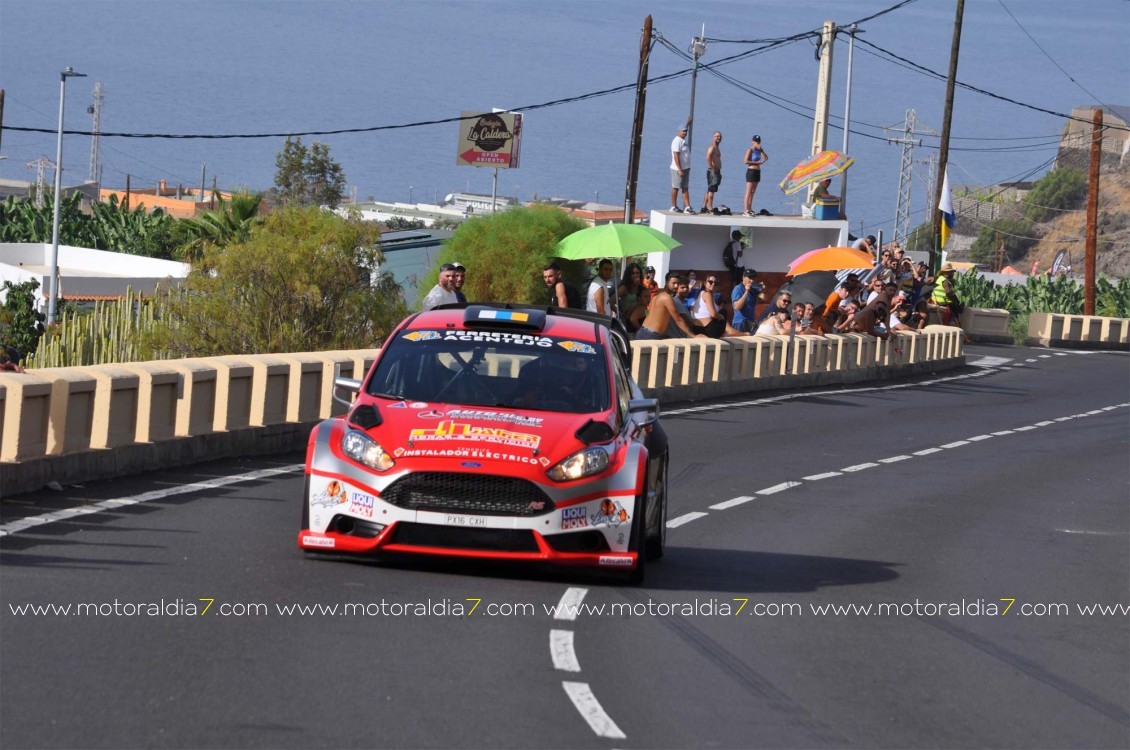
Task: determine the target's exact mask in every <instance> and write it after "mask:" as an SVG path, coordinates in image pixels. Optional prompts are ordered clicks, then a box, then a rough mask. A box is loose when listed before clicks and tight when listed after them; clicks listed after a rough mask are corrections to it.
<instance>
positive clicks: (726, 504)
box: [667, 495, 753, 528]
mask: <svg viewBox="0 0 1130 750" xmlns="http://www.w3.org/2000/svg"><path fill="white" fill-rule="evenodd" d="M752 499H753V498H752V497H750V496H749V495H741V496H740V497H734V498H731V499H729V500H723V501H722V502H720V503H715V504H714V505H711V506H710V509H711V510H726V509H727V508H736V507H737V506H739V505H743V504H745V503H748V502H749V501H750V500H752ZM667 526H668V528H669V527H670V526H671V524H667Z"/></svg>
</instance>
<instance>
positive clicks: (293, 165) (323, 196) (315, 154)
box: [275, 138, 345, 208]
mask: <svg viewBox="0 0 1130 750" xmlns="http://www.w3.org/2000/svg"><path fill="white" fill-rule="evenodd" d="M275 166H276V167H277V171H276V172H275V187H276V188H277V189H278V195H279V199H280V200H281V202H282V203H284V204H297V205H301V206H307V205H311V204H312V205H315V206H329V207H330V208H337V206H338V204H339V203H341V199H342V197H343V196H344V195H345V172H344V171H343V170H342V168H341V165H340V164H338V163H337V162H336V161H334V160H333V157H331V156H330V147H329V146H328V145H327V144H325V143H321V142H319V141H314V142H313V143H312V144H311V145H310V148H307V147H306V145H305V144H303V143H302V139H301V138H295V139H293V140H292V139H290V138H287V139H286V143H285V144H283V148H282V151H279V153H278V155H277V156H276V157H275Z"/></svg>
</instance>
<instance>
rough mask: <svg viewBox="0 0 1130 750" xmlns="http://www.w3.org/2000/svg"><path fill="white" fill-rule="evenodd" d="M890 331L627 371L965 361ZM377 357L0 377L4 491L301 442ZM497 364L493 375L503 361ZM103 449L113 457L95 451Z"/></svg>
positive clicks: (726, 382) (784, 369)
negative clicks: (336, 395)
mask: <svg viewBox="0 0 1130 750" xmlns="http://www.w3.org/2000/svg"><path fill="white" fill-rule="evenodd" d="M1120 330H1121V329H1120ZM896 338H897V341H895V342H893V343H886V342H877V341H876V339H873V338H871V337H869V336H863V335H859V334H849V335H833V336H827V337H806V336H798V337H793V338H792V339H791V340H790V337H788V336H748V337H740V338H733V339H720V340H713V339H679V340H665V341H647V342H633V343H632V351H633V360H632V365H631V372H632V376H633V378H635V380H636V382H637V383H638V384H639V386H640V388H641V389H642V390H643V391H644V393H645V394H647V395H650V396H655V397H658V398H660V399H661V400H662V401H666V402H671V401H693V400H698V399H705V398H716V397H724V396H729V395H738V394H742V393H748V392H752V391H758V390H766V389H772V388H781V387H802V386H805V385H819V384H826V383H834V382H854V381H858V380H861V379H864V378H869V377H892V376H895V375H897V374H902V373H912V372H915V371H917V370H924V369H927V368H928V369H930V370H936V369H943V368H945V367H952V366H958V365H960V364H961V363H962V362H963V361H964V357H963V356H962V354H961V342H962V336H961V332H960V330H958V329H955V328H942V327H932V328H930V329H928V330H927V332H926V333H924V334H922V335H920V336H917V335H905V336H898V337H896ZM896 349H897V351H896ZM376 355H377V350H373V349H362V350H356V351H340V352H307V353H297V354H278V355H254V356H252V355H241V356H228V357H206V358H198V359H183V360H169V361H158V362H140V363H132V364H129V365H101V366H96V367H80V368H60V369H43V370H32V371H30V372H28V373H25V374H19V375H17V374H9V373H3V374H0V427H2V429H0V462H3V463H2V464H0V493H11V492H15V491H24V490H28V489H35V488H37V487H38V486H42V485H43V484H45V483H46V481H49V480H50V479H56V480H58V481H83V480H86V479H90V478H98V477H103V476H112V475H113V472H115V471H117V472H127V471H139V470H142V469H144V468H155V467H161V466H170V465H175V464H177V463H178V462H179V463H187V462H191V461H199V460H204V459H206V458H210V457H220V456H229V455H240V454H247V453H254V452H270V451H276V452H277V451H281V450H288V449H300V448H301V447H303V446H304V444H305V440H306V436H307V435H308V434H309V430H310V428H311V427H312V425H313V424H314V423H315V422H316V421H317V420H319V419H323V418H326V417H329V416H332V415H335V414H340V413H342V411H343V410H344V408H345V407H344V406H343V405H342V404H339V403H338V402H336V401H334V400H333V381H334V374H335V372H340V374H341V375H343V376H345V377H353V378H357V379H362V378H363V377H364V375H365V373H367V371H368V369H369V367H370V366H371V364H372V362H373V361H374V360H375V358H376ZM512 365H513V363H511V366H508V367H509V370H508V374H511V375H512V374H513V372H512V371H513V366H512ZM499 368H500V373H499V374H500V375H501V374H503V373H502V372H501V370H502V369H506V368H504V367H503V365H499ZM110 450H113V451H116V452H117V453H115V456H116V457H117V458H116V459H115V460H106V458H105V454H103V453H102V451H110ZM119 453H120V454H121V455H120V456H118V454H119Z"/></svg>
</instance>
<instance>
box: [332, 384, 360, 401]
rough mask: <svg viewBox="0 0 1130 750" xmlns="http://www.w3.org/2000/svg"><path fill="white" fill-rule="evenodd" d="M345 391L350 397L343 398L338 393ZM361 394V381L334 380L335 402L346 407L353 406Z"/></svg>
mask: <svg viewBox="0 0 1130 750" xmlns="http://www.w3.org/2000/svg"><path fill="white" fill-rule="evenodd" d="M339 390H344V391H347V392H348V393H349V395H348V396H345V397H342V396H341V395H340V394H339V393H338V391H339ZM360 392H361V381H360V380H356V379H354V378H343V377H335V378H334V401H337V402H338V403H339V404H345V405H346V406H352V405H353V400H354V398H355V397H356V395H357V394H358V393H360Z"/></svg>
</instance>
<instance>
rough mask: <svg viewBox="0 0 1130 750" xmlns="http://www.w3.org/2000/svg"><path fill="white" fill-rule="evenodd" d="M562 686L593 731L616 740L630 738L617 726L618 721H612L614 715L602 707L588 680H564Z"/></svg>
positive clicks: (599, 735)
mask: <svg viewBox="0 0 1130 750" xmlns="http://www.w3.org/2000/svg"><path fill="white" fill-rule="evenodd" d="M561 687H563V688H565V694H566V695H568V696H569V700H571V701H573V705H574V706H576V707H577V711H579V712H580V714H581V718H583V719H584V720H585V721H587V722H588V725H589V726H590V727H592V731H594V732H596V735H597V736H598V737H609V738H612V739H615V740H624V739H627V738H628V737H627V735H626V734H624V733H623V732H622V731H620V727H618V726H616V722H614V721H612V717H611V716H609V715H608V714H606V713H605V712H604V709H603V708H601V707H600V701H598V700H597V699H596V696H595V695H593V694H592V689H591V688H590V687H589V684H588V683H587V682H562V683H561Z"/></svg>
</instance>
